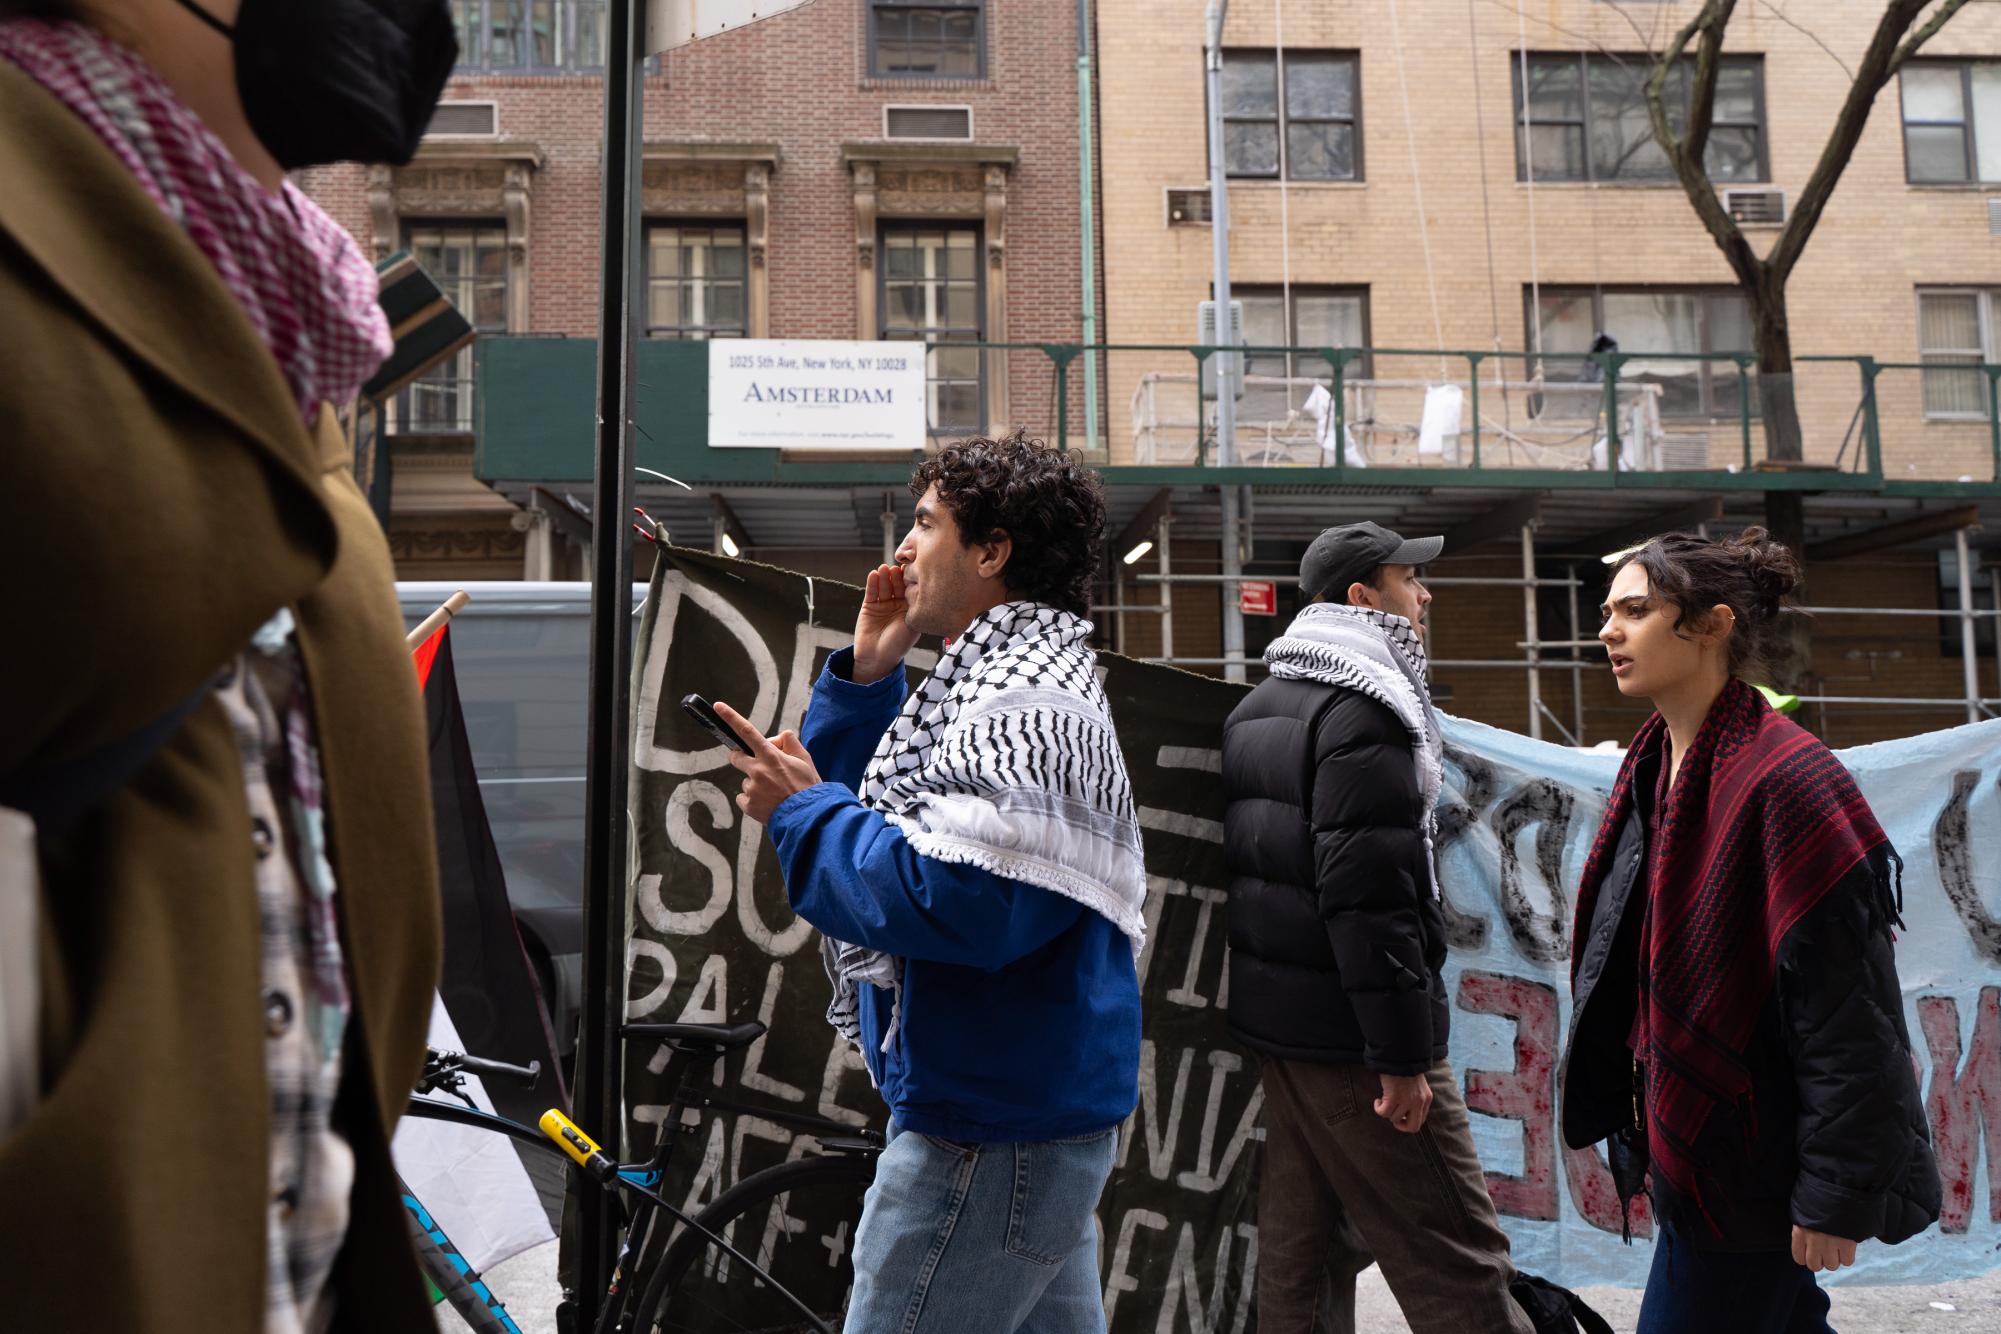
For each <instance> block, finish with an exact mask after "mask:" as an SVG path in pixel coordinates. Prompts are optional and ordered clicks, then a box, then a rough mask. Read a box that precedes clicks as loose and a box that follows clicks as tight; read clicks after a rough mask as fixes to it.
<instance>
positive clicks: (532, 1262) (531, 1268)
mask: <svg viewBox="0 0 2001 1334" xmlns="http://www.w3.org/2000/svg"><path fill="white" fill-rule="evenodd" d="M487 1279H488V1281H489V1282H490V1283H492V1285H493V1288H494V1290H495V1291H496V1292H498V1293H499V1294H500V1299H501V1300H502V1301H504V1302H506V1303H507V1310H508V1313H509V1314H510V1315H512V1316H513V1317H514V1318H515V1320H516V1321H517V1322H518V1323H519V1324H520V1326H521V1328H522V1330H523V1331H525V1334H555V1329H556V1316H555V1308H556V1298H555V1292H556V1247H555V1244H554V1243H553V1242H552V1243H550V1244H549V1245H546V1246H538V1247H536V1248H535V1249H534V1250H532V1251H528V1252H526V1253H524V1254H522V1255H518V1256H516V1257H515V1258H514V1259H512V1260H510V1261H508V1262H507V1263H506V1264H503V1265H497V1266H495V1267H494V1270H493V1272H492V1273H490V1274H488V1275H487ZM1584 1296H1585V1300H1586V1301H1588V1302H1590V1303H1591V1305H1592V1306H1593V1307H1595V1308H1596V1309H1597V1310H1598V1312H1599V1313H1600V1314H1601V1315H1603V1316H1604V1317H1605V1318H1606V1319H1607V1320H1609V1321H1611V1322H1612V1328H1613V1329H1615V1330H1618V1331H1620V1332H1621V1334H1627V1332H1628V1331H1630V1330H1631V1329H1632V1328H1633V1321H1634V1319H1635V1318H1636V1317H1637V1316H1638V1315H1639V1312H1640V1294H1639V1292H1638V1291H1637V1290H1636V1289H1632V1288H1592V1289H1589V1290H1587V1291H1586V1292H1585V1294H1584ZM1941 1307H1949V1308H1951V1309H1947V1310H1942V1309H1940V1308H1941ZM441 1311H442V1314H441V1315H440V1318H439V1322H438V1328H439V1329H440V1330H441V1331H450V1332H451V1334H459V1332H460V1331H461V1330H462V1329H463V1326H462V1325H460V1324H459V1323H458V1321H457V1319H456V1317H455V1316H454V1315H453V1314H452V1312H451V1310H450V1308H441ZM1357 1314H1358V1315H1359V1317H1360V1318H1359V1320H1358V1321H1357V1326H1358V1328H1359V1329H1361V1330H1362V1331H1364V1334H1401V1332H1402V1331H1404V1330H1406V1329H1407V1328H1408V1326H1406V1325H1405V1324H1404V1322H1403V1318H1402V1316H1401V1315H1400V1314H1399V1313H1398V1311H1397V1304H1396V1301H1395V1300H1394V1299H1393V1298H1392V1297H1391V1296H1390V1292H1389V1288H1388V1287H1387V1286H1385V1285H1384V1283H1383V1281H1382V1275H1381V1274H1380V1273H1378V1272H1377V1271H1376V1270H1373V1269H1372V1270H1370V1271H1369V1272H1368V1273H1367V1274H1364V1275H1363V1276H1362V1288H1361V1298H1360V1302H1359V1304H1358V1311H1357ZM1832 1321H1833V1325H1834V1328H1835V1329H1836V1330H1837V1331H1838V1332H1839V1334H1933V1332H1934V1331H1937V1332H1938V1334H1945V1331H1951V1334H2001V1268H1997V1269H1996V1270H1994V1271H1992V1272H1990V1273H1988V1274H1987V1276H1986V1277H1984V1278H1979V1279H1974V1280H1971V1281H1968V1282H1965V1283H1948V1284H1944V1285H1942V1286H1940V1287H1933V1288H1836V1289H1834V1311H1833V1315H1832ZM967 1334H977V1332H976V1331H968V1332H967ZM1174 1334H1183V1332H1182V1331H1180V1330H1176V1331H1174ZM1715 1334H1726V1332H1725V1331H1716V1332H1715Z"/></svg>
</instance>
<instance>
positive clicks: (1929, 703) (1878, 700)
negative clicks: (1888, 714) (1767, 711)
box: [1799, 695, 2001, 722]
mask: <svg viewBox="0 0 2001 1334" xmlns="http://www.w3.org/2000/svg"><path fill="white" fill-rule="evenodd" d="M1799 699H1800V703H1802V704H1896V705H1901V706H1904V707H1907V708H1919V709H1963V708H1965V707H1966V701H1965V700H1963V699H1926V698H1923V697H1917V698H1913V697H1910V696H1906V695H1801V696H1800V697H1799ZM1980 703H1981V705H1982V706H1983V707H1984V706H1989V705H1997V704H2001V699H1983V700H1981V701H1980ZM1973 721H1975V722H1978V721H1980V720H1979V719H1978V718H1975V719H1974V720H1973Z"/></svg>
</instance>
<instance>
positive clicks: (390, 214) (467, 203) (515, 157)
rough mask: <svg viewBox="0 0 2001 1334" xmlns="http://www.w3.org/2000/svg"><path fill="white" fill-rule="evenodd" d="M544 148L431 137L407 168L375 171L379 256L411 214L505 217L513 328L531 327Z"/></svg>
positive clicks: (371, 205)
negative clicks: (532, 239)
mask: <svg viewBox="0 0 2001 1334" xmlns="http://www.w3.org/2000/svg"><path fill="white" fill-rule="evenodd" d="M542 162H543V157H542V150H541V149H540V148H538V147H536V146H535V145H534V144H530V143H521V142H514V141H506V140H497V141H492V142H466V141H462V140H431V141H426V142H425V143H424V144H422V145H421V146H419V147H418V149H417V156H416V158H415V160H413V161H412V162H411V163H410V164H409V165H408V166H405V167H384V166H374V167H370V168H369V169H368V218H369V224H370V229H371V230H372V231H373V233H374V250H375V258H376V260H377V261H378V262H379V261H381V260H383V259H386V258H388V257H389V256H390V255H391V254H393V253H394V252H395V251H396V250H397V249H398V248H399V247H400V242H401V240H402V233H403V227H402V220H403V219H404V218H492V217H498V218H501V219H502V220H503V221H504V222H505V223H506V226H507V327H508V328H509V329H510V330H512V331H514V332H517V333H518V332H522V331H525V330H526V329H528V328H529V326H530V316H529V311H530V310H531V309H532V307H531V306H530V305H529V303H528V239H529V191H530V187H531V184H532V182H533V179H534V174H535V173H536V172H537V171H540V170H541V168H542Z"/></svg>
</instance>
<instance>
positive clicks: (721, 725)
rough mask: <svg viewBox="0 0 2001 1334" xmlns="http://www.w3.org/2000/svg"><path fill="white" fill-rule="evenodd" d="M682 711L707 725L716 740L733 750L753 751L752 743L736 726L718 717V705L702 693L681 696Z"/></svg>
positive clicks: (704, 725)
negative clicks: (704, 697) (701, 694)
mask: <svg viewBox="0 0 2001 1334" xmlns="http://www.w3.org/2000/svg"><path fill="white" fill-rule="evenodd" d="M681 711H682V712H683V713H686V714H687V715H688V716H689V717H690V718H693V719H694V720H695V721H696V722H698V723H700V724H701V725H702V726H703V727H706V728H707V729H708V730H709V731H710V733H712V734H713V735H714V736H715V738H716V740H718V741H720V742H722V743H723V744H724V745H725V746H728V747H730V748H731V749H732V750H740V751H742V752H743V753H744V754H746V755H749V754H751V753H752V752H751V749H750V743H749V742H748V741H745V740H744V739H743V738H742V737H740V736H738V735H737V734H736V730H735V729H734V728H732V727H731V726H730V725H729V724H728V723H725V722H724V721H723V720H722V719H721V718H720V717H718V716H717V715H716V706H715V705H713V704H711V703H709V701H707V700H705V699H703V698H702V697H701V696H700V695H683V696H681Z"/></svg>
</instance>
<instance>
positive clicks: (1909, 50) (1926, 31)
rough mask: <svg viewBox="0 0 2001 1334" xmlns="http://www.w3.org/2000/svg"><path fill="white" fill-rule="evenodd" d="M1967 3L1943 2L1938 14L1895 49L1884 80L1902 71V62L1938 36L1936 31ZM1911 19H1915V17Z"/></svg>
mask: <svg viewBox="0 0 2001 1334" xmlns="http://www.w3.org/2000/svg"><path fill="white" fill-rule="evenodd" d="M1967 3H1968V0H1945V3H1944V4H1942V5H1940V6H1939V7H1938V13H1936V14H1934V15H1932V16H1931V19H1930V21H1928V22H1927V23H1926V24H1925V26H1924V27H1922V28H1919V29H1918V30H1917V31H1916V32H1914V33H1912V34H1911V36H1910V40H1909V41H1907V42H1905V43H1904V44H1903V45H1902V46H1900V47H1898V48H1897V54H1896V57H1895V59H1893V60H1891V61H1890V70H1889V74H1888V75H1886V76H1885V78H1886V80H1887V79H1888V78H1889V77H1891V76H1894V75H1895V74H1896V72H1897V71H1898V70H1900V69H1902V68H1903V67H1904V62H1905V61H1907V60H1909V59H1910V58H1911V57H1912V56H1914V55H1916V54H1917V53H1918V48H1919V47H1921V46H1923V45H1924V44H1925V43H1926V42H1929V41H1930V40H1931V39H1932V38H1934V37H1936V36H1938V30H1939V29H1940V28H1943V27H1944V26H1945V25H1946V23H1947V21H1948V20H1950V19H1951V18H1952V16H1953V15H1954V14H1957V13H1958V12H1959V11H1960V10H1962V9H1964V8H1966V6H1967ZM1919 8H1920V10H1922V8H1923V7H1922V6H1920V7H1919ZM1912 17H1913V18H1915V17H1916V15H1913V16H1912Z"/></svg>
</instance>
